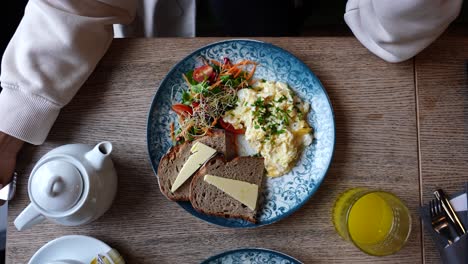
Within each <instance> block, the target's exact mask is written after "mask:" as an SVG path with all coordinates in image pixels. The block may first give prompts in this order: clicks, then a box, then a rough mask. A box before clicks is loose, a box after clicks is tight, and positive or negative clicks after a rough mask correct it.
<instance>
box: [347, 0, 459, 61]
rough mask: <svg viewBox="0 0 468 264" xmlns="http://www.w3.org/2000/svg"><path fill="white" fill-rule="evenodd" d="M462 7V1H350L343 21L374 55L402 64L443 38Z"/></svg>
mask: <svg viewBox="0 0 468 264" xmlns="http://www.w3.org/2000/svg"><path fill="white" fill-rule="evenodd" d="M461 5H462V0H349V1H348V3H347V5H346V13H345V15H344V18H345V21H346V24H348V26H349V27H350V28H351V30H352V31H353V33H354V35H355V36H356V38H357V39H358V40H359V41H360V42H361V43H362V44H363V45H364V46H365V47H366V48H368V49H369V50H370V51H371V52H373V53H374V54H375V55H377V56H379V57H380V58H382V59H384V60H386V61H388V62H401V61H404V60H407V59H409V58H411V57H413V56H414V55H416V54H417V53H419V52H420V51H421V50H423V49H424V48H426V47H427V46H429V44H431V43H432V42H433V41H434V40H435V39H436V38H437V37H438V36H439V35H440V34H442V32H444V31H445V29H446V28H447V27H448V25H449V24H450V23H451V22H452V21H453V20H455V18H456V17H457V16H458V13H459V12H460V9H461Z"/></svg>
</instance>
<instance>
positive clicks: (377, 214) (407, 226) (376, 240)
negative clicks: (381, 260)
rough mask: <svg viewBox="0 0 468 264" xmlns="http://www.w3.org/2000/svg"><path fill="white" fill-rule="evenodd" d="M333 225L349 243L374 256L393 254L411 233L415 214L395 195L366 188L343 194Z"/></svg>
mask: <svg viewBox="0 0 468 264" xmlns="http://www.w3.org/2000/svg"><path fill="white" fill-rule="evenodd" d="M333 225H334V226H335V229H336V231H337V232H338V234H339V235H340V236H341V237H343V238H344V239H345V240H348V241H352V242H353V243H354V245H356V246H357V247H358V248H359V249H360V250H362V251H363V252H365V253H367V254H370V255H374V256H385V255H389V254H393V253H395V252H397V251H398V250H400V249H401V247H403V245H404V244H405V243H406V241H407V239H408V237H409V234H410V232H411V215H410V212H409V210H408V208H407V207H406V205H405V204H404V203H403V202H402V201H401V200H400V199H399V198H398V197H396V196H395V195H393V194H391V193H389V192H385V191H380V190H369V189H366V188H352V189H348V190H347V191H346V192H344V193H342V194H341V195H340V196H339V197H338V198H337V199H336V202H335V206H334V207H333Z"/></svg>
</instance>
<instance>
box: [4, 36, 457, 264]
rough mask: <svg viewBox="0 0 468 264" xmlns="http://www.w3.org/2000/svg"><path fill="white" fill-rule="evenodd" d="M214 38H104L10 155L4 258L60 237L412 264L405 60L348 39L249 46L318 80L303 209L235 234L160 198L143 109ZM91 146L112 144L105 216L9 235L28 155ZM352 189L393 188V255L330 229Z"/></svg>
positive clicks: (156, 254)
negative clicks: (286, 56)
mask: <svg viewBox="0 0 468 264" xmlns="http://www.w3.org/2000/svg"><path fill="white" fill-rule="evenodd" d="M217 40H219V39H212V38H206V39H205V38H198V39H125V40H122V39H119V40H115V41H114V42H113V44H112V46H111V48H110V50H109V52H108V53H107V54H106V56H105V57H104V58H103V60H102V61H101V63H100V64H99V65H98V67H97V68H96V70H95V72H94V73H93V74H92V75H91V77H90V78H89V80H88V81H87V82H86V84H85V85H84V86H83V88H82V89H81V90H80V91H79V92H78V94H77V95H76V97H75V98H74V99H73V101H72V102H71V103H70V104H69V105H68V106H66V107H65V108H64V109H63V111H62V113H61V114H60V116H59V118H58V120H57V122H56V123H55V125H54V127H53V128H52V131H51V133H50V135H49V137H48V139H47V142H46V143H45V144H43V145H42V146H39V147H33V146H28V147H26V148H25V149H24V150H23V152H22V153H21V157H20V160H19V161H20V164H19V171H20V173H21V177H20V180H19V185H18V193H17V197H16V198H15V200H14V201H12V202H11V203H10V213H9V222H10V226H9V230H8V242H7V258H8V263H15V264H16V263H27V261H28V260H29V259H30V257H31V256H32V255H33V254H34V252H35V251H37V250H38V249H39V248H40V247H41V246H43V245H44V244H45V243H47V242H48V241H50V240H52V239H55V238H57V237H60V236H63V235H70V234H83V235H90V236H94V237H96V238H98V239H101V240H103V241H104V242H106V243H108V244H109V245H111V246H112V247H115V248H116V249H117V250H119V251H120V252H121V253H122V255H123V256H124V257H125V259H126V260H127V263H130V264H133V263H144V264H145V263H199V262H200V261H202V260H204V259H206V258H208V257H209V256H211V255H214V254H217V253H220V252H223V251H226V250H231V249H235V248H243V247H262V248H269V249H273V250H278V251H281V252H283V253H286V254H289V255H292V256H293V257H296V258H298V259H300V260H302V261H303V262H304V263H397V262H398V263H421V262H422V259H423V258H422V245H421V227H420V222H419V218H418V214H417V208H418V206H419V204H420V190H419V176H418V144H417V142H418V141H417V139H418V138H417V126H416V107H415V103H416V97H415V89H414V82H415V81H414V67H413V66H414V65H413V61H412V60H410V61H407V62H404V63H399V64H390V63H386V62H384V61H383V60H381V59H379V58H377V57H375V56H374V55H372V54H371V53H369V52H368V51H367V50H366V49H365V48H364V47H362V46H361V44H360V43H359V42H358V41H357V40H355V39H354V38H351V37H345V38H274V39H261V40H264V41H267V42H271V43H273V44H275V45H278V46H280V47H282V48H285V49H286V50H288V51H290V52H291V53H293V54H294V55H296V56H297V57H298V58H299V59H301V60H302V61H304V62H305V63H306V64H307V65H308V66H309V67H310V68H311V69H312V71H314V72H315V73H316V74H317V76H318V77H319V79H320V80H321V81H322V83H323V85H324V86H325V88H326V90H327V92H328V93H329V96H330V98H331V100H332V103H333V107H334V111H335V117H336V127H337V142H336V151H335V157H334V160H333V163H332V166H331V168H330V170H329V173H328V175H327V177H326V179H325V181H324V183H323V184H322V186H321V187H320V189H319V191H318V192H317V193H316V194H315V195H314V196H313V197H312V199H311V200H310V201H309V202H308V203H306V204H305V205H304V206H303V208H301V209H300V210H298V211H297V212H296V213H294V214H293V215H291V216H290V217H288V218H286V219H284V220H282V221H279V222H277V223H274V224H272V225H269V226H264V227H260V228H255V229H242V230H237V229H229V228H222V227H218V226H214V225H211V224H208V223H205V222H203V221H201V220H199V219H197V218H195V217H193V216H191V215H190V214H188V213H187V212H185V211H184V210H183V209H182V208H180V207H179V206H178V205H177V204H176V203H173V202H169V201H168V200H166V199H165V198H164V196H163V195H162V194H161V193H160V192H159V190H158V186H157V181H156V177H155V175H154V173H153V171H152V168H151V165H150V162H149V159H148V154H147V150H146V149H147V148H146V118H147V111H148V109H149V107H150V103H151V101H152V97H153V95H154V94H155V92H156V89H157V87H158V84H159V82H160V81H161V80H162V79H163V78H164V76H165V75H166V74H167V72H168V71H169V70H170V68H171V67H172V66H173V65H174V64H175V63H177V62H178V61H179V60H181V59H182V58H184V57H185V56H186V55H188V54H189V53H190V52H192V51H194V50H195V49H197V48H200V47H201V46H203V45H206V44H208V43H211V42H213V41H217ZM434 93H435V92H434ZM458 115H459V117H461V118H462V116H461V115H460V114H458ZM426 120H428V122H429V119H426ZM458 122H460V121H458ZM458 129H459V130H460V129H461V132H462V128H460V127H458ZM435 135H440V134H434V136H435ZM101 140H109V141H111V142H113V144H114V152H113V153H112V157H113V160H114V162H115V164H116V167H117V171H118V175H119V189H118V194H117V198H116V200H115V202H114V204H113V206H112V207H111V209H110V210H109V211H108V212H107V213H106V214H105V215H104V216H103V217H101V218H99V219H98V220H97V221H95V222H93V223H91V224H88V225H85V226H80V227H64V226H60V225H58V224H55V223H53V222H51V221H46V222H44V223H42V224H39V225H36V226H34V227H33V228H32V229H29V230H26V231H22V232H18V231H17V230H16V229H15V227H14V226H13V224H12V222H13V220H14V219H15V217H16V216H17V215H18V214H19V213H20V212H21V210H23V209H24V208H25V207H26V206H27V204H28V203H29V199H28V195H27V179H28V177H29V173H30V171H31V169H32V167H33V165H34V164H35V163H36V162H37V160H38V159H39V158H40V157H41V156H42V155H44V154H45V153H46V152H47V151H49V150H51V149H52V148H54V147H57V146H60V145H63V144H69V143H86V144H91V145H94V144H96V143H97V142H99V141H101ZM465 143H466V141H465ZM460 161H461V160H460ZM460 168H462V167H460ZM465 168H466V167H465ZM439 169H440V170H441V169H442V168H439ZM440 170H439V171H440ZM445 173H448V172H445ZM452 173H455V172H452ZM459 173H460V175H461V173H462V171H459ZM356 186H367V187H370V188H381V189H384V190H387V191H391V192H394V193H395V194H397V195H398V196H399V197H401V198H402V200H403V201H404V202H406V204H407V205H408V207H409V208H410V210H411V212H412V214H413V231H412V234H411V236H410V239H409V242H408V243H407V245H406V246H405V247H404V248H403V249H402V250H401V251H400V252H398V253H397V254H395V255H392V256H387V257H372V256H368V255H366V254H364V253H362V252H360V251H359V250H358V249H356V248H355V247H354V246H353V245H352V244H350V243H348V242H346V241H344V240H342V239H341V238H340V237H339V236H338V234H337V233H336V232H335V230H334V228H333V225H332V222H331V209H332V206H333V203H334V200H335V199H336V197H337V196H338V195H339V194H340V193H341V192H343V191H344V190H346V189H347V188H350V187H356Z"/></svg>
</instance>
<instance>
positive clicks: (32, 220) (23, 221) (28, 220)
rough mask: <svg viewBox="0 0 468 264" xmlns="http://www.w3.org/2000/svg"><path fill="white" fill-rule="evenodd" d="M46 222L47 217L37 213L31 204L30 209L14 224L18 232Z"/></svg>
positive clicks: (17, 218) (19, 216) (20, 215)
mask: <svg viewBox="0 0 468 264" xmlns="http://www.w3.org/2000/svg"><path fill="white" fill-rule="evenodd" d="M44 220H45V217H44V216H43V215H42V214H41V213H40V212H39V211H37V209H36V208H35V207H34V205H32V204H29V205H28V207H26V209H24V210H23V211H22V212H21V213H20V214H19V215H18V217H16V219H15V222H14V224H15V226H16V229H18V231H22V230H25V229H27V228H30V227H31V226H33V225H35V224H39V223H40V222H42V221H44Z"/></svg>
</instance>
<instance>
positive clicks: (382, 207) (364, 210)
mask: <svg viewBox="0 0 468 264" xmlns="http://www.w3.org/2000/svg"><path fill="white" fill-rule="evenodd" d="M393 219H394V218H393V212H392V208H391V207H390V206H389V205H388V204H387V202H386V201H385V200H384V199H382V197H380V196H379V194H377V193H369V194H366V195H364V196H363V197H361V198H360V199H359V200H357V201H356V202H355V203H354V205H353V206H352V207H351V209H350V211H349V215H348V232H349V235H350V236H351V239H352V240H354V241H355V242H356V243H359V244H361V243H362V244H374V243H378V242H380V241H383V240H384V239H385V238H386V236H387V235H388V233H389V232H390V229H391V227H392V224H393Z"/></svg>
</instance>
